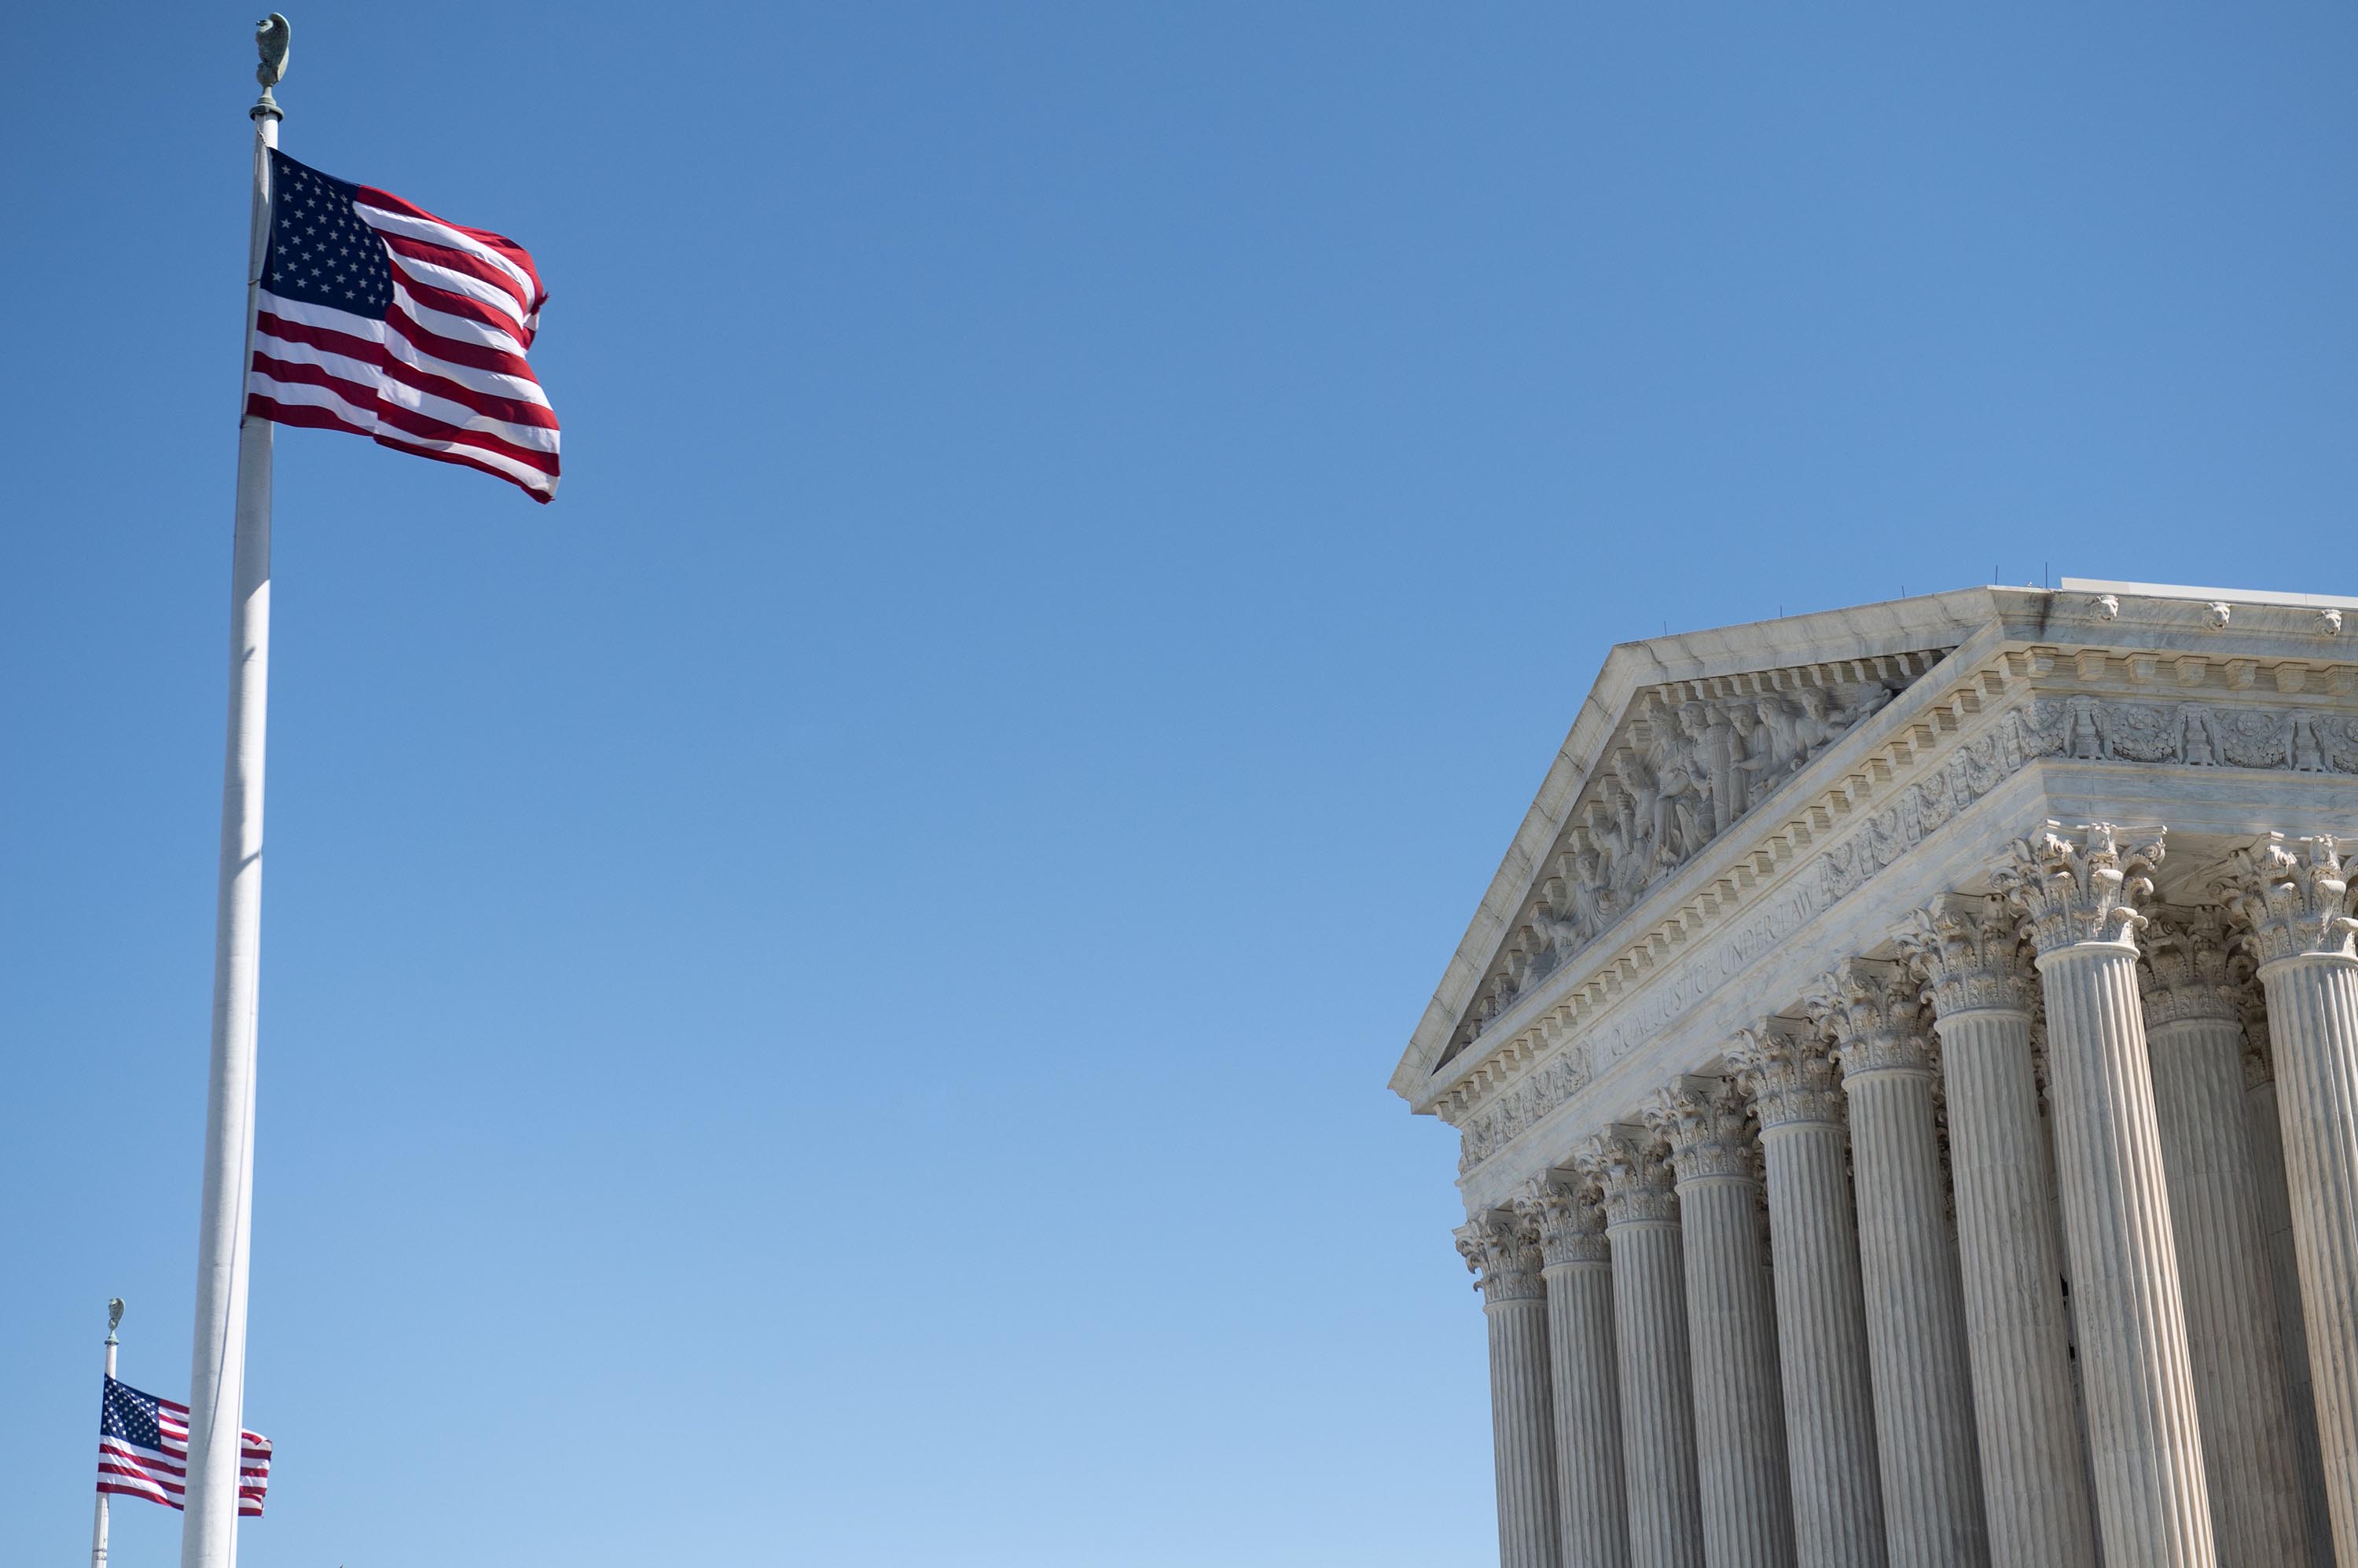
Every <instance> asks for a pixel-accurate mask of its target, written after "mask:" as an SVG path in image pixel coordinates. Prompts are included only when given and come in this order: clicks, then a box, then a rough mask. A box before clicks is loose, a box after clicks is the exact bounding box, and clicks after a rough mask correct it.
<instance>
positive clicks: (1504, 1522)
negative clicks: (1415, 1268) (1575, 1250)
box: [1457, 1212, 1562, 1568]
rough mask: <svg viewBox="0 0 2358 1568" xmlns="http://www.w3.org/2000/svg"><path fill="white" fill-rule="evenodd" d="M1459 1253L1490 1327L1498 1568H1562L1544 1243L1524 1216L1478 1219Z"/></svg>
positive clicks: (1463, 1236)
mask: <svg viewBox="0 0 2358 1568" xmlns="http://www.w3.org/2000/svg"><path fill="white" fill-rule="evenodd" d="M1457 1250H1458V1252H1459V1253H1460V1254H1461V1255H1462V1256H1463V1257H1464V1258H1465V1260H1466V1268H1468V1269H1470V1270H1472V1271H1474V1272H1475V1273H1476V1276H1477V1279H1476V1289H1477V1290H1479V1291H1480V1292H1482V1315H1483V1316H1484V1318H1485V1319H1487V1323H1488V1327H1489V1337H1490V1445H1491V1455H1492V1459H1493V1461H1494V1463H1495V1465H1496V1467H1497V1472H1498V1564H1499V1568H1562V1563H1561V1561H1560V1559H1559V1557H1558V1555H1557V1552H1558V1540H1557V1527H1556V1511H1555V1417H1554V1414H1553V1412H1552V1410H1551V1409H1550V1404H1551V1400H1552V1395H1551V1390H1550V1387H1549V1382H1550V1374H1549V1370H1548V1338H1547V1330H1548V1325H1547V1288H1546V1285H1545V1283H1544V1282H1543V1281H1541V1274H1540V1269H1541V1265H1540V1248H1539V1237H1538V1234H1537V1233H1536V1231H1534V1230H1533V1228H1532V1227H1531V1224H1530V1222H1529V1221H1528V1220H1526V1219H1525V1218H1524V1217H1521V1216H1520V1215H1517V1214H1513V1213H1511V1212H1502V1213H1495V1214H1486V1215H1480V1216H1477V1217H1475V1218H1474V1219H1473V1220H1472V1221H1471V1222H1469V1223H1468V1224H1466V1226H1464V1227H1461V1228H1460V1229H1459V1230H1458V1231H1457Z"/></svg>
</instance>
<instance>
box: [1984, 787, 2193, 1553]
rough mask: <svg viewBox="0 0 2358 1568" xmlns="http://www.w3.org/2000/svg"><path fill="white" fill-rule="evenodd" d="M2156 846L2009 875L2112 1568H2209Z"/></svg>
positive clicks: (2059, 851) (2048, 843) (2105, 834)
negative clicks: (2151, 914) (2146, 939)
mask: <svg viewBox="0 0 2358 1568" xmlns="http://www.w3.org/2000/svg"><path fill="white" fill-rule="evenodd" d="M2161 853H2162V850H2161V845H2160V842H2159V840H2158V837H2157V838H2156V839H2155V840H2154V841H2153V842H2150V843H2146V844H2140V845H2136V846H2134V847H2132V848H2130V849H2126V850H2124V849H2123V848H2122V846H2121V843H2120V835H2119V831H2118V830H2117V829H2115V828H2114V827H2110V826H2109V825H2105V824H2101V823H2099V824H2094V825H2092V826H2090V827H2085V828H2082V829H2080V830H2079V831H2078V834H2077V836H2073V837H2067V836H2065V835H2064V834H2063V833H2062V832H2061V830H2060V828H2059V827H2058V825H2056V824H2054V823H2050V824H2048V826H2047V830H2046V831H2045V832H2043V833H2041V834H2040V835H2039V836H2038V837H2037V838H2032V839H2030V840H2028V842H2024V843H2020V844H2017V845H2016V846H2014V848H2013V850H2012V859H2011V863H2010V864H2009V865H2007V866H2006V867H2005V868H2004V869H2002V870H2001V871H2000V872H1999V879H2000V882H2001V885H2002V886H2003V887H2005V888H2006V890H2007V891H2008V892H2010V893H2011V894H2012V895H2013V897H2014V899H2015V900H2016V902H2017V903H2019V904H2020V905H2021V906H2022V908H2023V909H2024V911H2025V912H2026V913H2027V914H2028V916H2029V927H2028V929H2029V933H2030V937H2031V941H2032V943H2033V945H2034V946H2036V947H2037V948H2038V950H2039V960H2038V961H2039V980H2040V984H2041V987H2042V989H2044V991H2045V993H2046V998H2047V1076H2048V1098H2049V1101H2050V1106H2051V1108H2052V1109H2053V1112H2054V1117H2053V1121H2054V1130H2055V1183H2056V1187H2057V1189H2058V1191H2059V1192H2060V1194H2061V1198H2062V1205H2063V1239H2064V1248H2065V1250H2066V1252H2067V1253H2068V1254H2069V1255H2070V1258H2071V1303H2072V1311H2073V1314H2074V1316H2075V1318H2076V1320H2077V1322H2078V1325H2079V1330H2080V1365H2081V1368H2082V1374H2083V1377H2082V1384H2083V1388H2084V1390H2085V1394H2086V1399H2087V1408H2088V1446H2089V1450H2090V1453H2089V1458H2090V1461H2091V1469H2092V1471H2093V1478H2094V1481H2095V1488H2096V1515H2097V1530H2098V1533H2099V1535H2100V1536H2101V1537H2102V1539H2103V1546H2104V1562H2105V1563H2107V1564H2108V1565H2110V1568H2213V1564H2215V1563H2216V1562H2217V1560H2218V1556H2217V1551H2216V1548H2215V1546H2214V1545H2213V1541H2212V1528H2211V1497H2210V1488H2209V1487H2208V1486H2207V1485H2206V1484H2205V1482H2204V1479H2203V1474H2202V1441H2201V1423H2200V1421H2199V1419H2198V1418H2197V1415H2196V1407H2195V1400H2194V1375H2193V1371H2192V1368H2191V1366H2190V1362H2189V1359H2188V1356H2187V1348H2186V1314H2185V1308H2184V1305H2183V1300H2182V1297H2181V1296H2180V1290H2179V1278H2178V1257H2177V1249H2176V1245H2175V1242H2174V1239H2173V1238H2172V1236H2171V1233H2170V1218H2169V1184H2168V1181H2167V1179H2166V1178H2165V1176H2164V1174H2163V1172H2162V1162H2161V1134H2160V1130H2159V1128H2158V1124H2157V1122H2156V1120H2155V1116H2154V1105H2153V1074H2152V1069H2151V1066H2150V1065H2149V1062H2148V1059H2147V1050H2146V1038H2145V1019H2144V1015H2143V1013H2142V1011H2140V1009H2139V1006H2138V1000H2137V984H2136V957H2137V954H2136V944H2135V943H2134V942H2132V941H2131V940H2130V939H2129V934H2130V933H2132V932H2134V931H2135V930H2136V928H2137V927H2138V926H2139V925H2142V924H2143V923H2144V917H2143V916H2142V915H2140V914H2137V913H2136V909H2135V908H2134V903H2135V901H2136V899H2137V898H2139V897H2141V896H2144V895H2146V894H2148V893H2150V892H2151V891H2152V886H2153V883H2152V880H2151V877H2150V875H2149V874H2148V873H2149V872H2150V871H2152V869H2153V868H2154V866H2156V865H2157V864H2158V863H2159V861H2160V860H2161Z"/></svg>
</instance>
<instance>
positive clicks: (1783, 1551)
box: [1648, 1086, 1793, 1568]
mask: <svg viewBox="0 0 2358 1568" xmlns="http://www.w3.org/2000/svg"><path fill="white" fill-rule="evenodd" d="M1648 1119H1649V1120H1650V1122H1651V1123H1652V1124H1653V1125H1654V1126H1655V1128H1656V1129H1657V1130H1659V1131H1660V1133H1661V1135H1662V1136H1663V1137H1664V1138H1665V1139H1666V1140H1667V1141H1668V1142H1669V1144H1670V1148H1671V1167H1672V1169H1673V1170H1674V1171H1675V1172H1676V1173H1677V1176H1678V1198H1679V1228H1680V1245H1681V1249H1682V1251H1683V1252H1684V1253H1685V1260H1686V1293H1687V1352H1688V1357H1689V1360H1690V1364H1691V1366H1692V1368H1693V1384H1694V1396H1695V1467H1696V1477H1697V1486H1698V1490H1699V1493H1700V1496H1701V1498H1702V1501H1703V1541H1704V1560H1705V1561H1706V1562H1708V1563H1710V1564H1711V1565H1712V1568H1792V1563H1793V1513H1792V1507H1793V1505H1792V1498H1791V1495H1790V1491H1789V1489H1788V1487H1787V1483H1786V1479H1785V1402H1784V1396H1783V1394H1782V1393H1780V1392H1779V1389H1778V1386H1777V1384H1778V1377H1777V1319H1776V1309H1775V1306H1774V1304H1773V1303H1771V1301H1770V1298H1769V1285H1768V1275H1767V1272H1766V1267H1765V1266H1766V1263H1767V1260H1766V1259H1765V1258H1764V1257H1763V1256H1762V1255H1761V1245H1760V1222H1759V1206H1760V1187H1759V1184H1758V1182H1756V1181H1755V1180H1754V1179H1753V1176H1752V1152H1751V1148H1750V1145H1749V1141H1748V1140H1747V1137H1746V1136H1745V1130H1744V1112H1743V1108H1742V1106H1741V1103H1740V1102H1739V1101H1737V1100H1736V1098H1735V1097H1734V1096H1733V1095H1732V1094H1731V1093H1730V1092H1729V1091H1728V1089H1727V1087H1725V1086H1712V1087H1707V1088H1687V1087H1673V1088H1671V1089H1670V1090H1668V1091H1666V1092H1665V1093H1664V1094H1663V1095H1662V1096H1660V1097H1659V1098H1657V1100H1656V1101H1655V1102H1654V1104H1653V1106H1652V1107H1651V1108H1650V1110H1649V1113H1648Z"/></svg>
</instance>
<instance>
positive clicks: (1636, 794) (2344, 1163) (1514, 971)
mask: <svg viewBox="0 0 2358 1568" xmlns="http://www.w3.org/2000/svg"><path fill="white" fill-rule="evenodd" d="M2353 614H2358V599H2351V600H2342V599H2333V598H2329V597H2324V596H2318V595H2304V594H2297V593H2255V592H2243V591H2228V590H2219V589H2194V588H2176V587H2168V586H2159V585H2147V584H2135V583H2100V582H2083V581H2076V580H2072V579H2065V582H2064V584H2063V586H2062V588H2061V589H2059V590H2053V591H2048V590H2041V589H2003V588H1993V589H1967V590H1961V591H1957V592H1952V593H1943V594H1936V595H1931V596H1926V597H1922V598H1916V599H1906V600H1895V601H1892V602H1888V603H1884V604H1877V605H1870V606H1866V607H1862V608H1858V609H1854V610H1844V611H1827V612H1824V613H1821V614H1812V615H1801V616H1793V617H1788V618H1785V619H1781V620H1778V621H1773V622H1760V623H1756V624H1753V625H1748V626H1740V627H1732V628H1726V629H1724V630H1719V631H1714V632H1706V633H1692V634H1684V635H1679V636H1666V637H1663V638H1660V639H1650V640H1648V641H1646V642H1643V643H1628V644H1624V645H1623V646H1621V647H1618V648H1617V649H1615V650H1614V651H1613V653H1612V654H1611V656H1610V657H1609V658H1608V659H1607V661H1606V666H1605V669H1604V671H1603V672H1602V674H1601V675H1600V676H1598V678H1597V681H1596V683H1595V687H1594V689H1593V690H1592V691H1591V693H1590V694H1589V697H1588V699H1587V700H1586V701H1585V703H1584V704H1583V705H1582V707H1581V708H1580V711H1579V715H1578V719H1577V721H1576V722H1575V723H1574V726H1573V728H1572V731H1571V734H1570V736H1569V737H1568V738H1567V740H1566V741H1565V742H1564V744H1563V748H1562V750H1561V752H1559V754H1558V755H1557V757H1556V758H1555V760H1554V762H1553V765H1552V767H1551V769H1550V771H1549V773H1548V777H1547V781H1546V784H1545V785H1544V786H1543V787H1542V789H1541V793H1540V795H1539V798H1538V799H1537V801H1536V802H1535V803H1534V804H1533V806H1532V807H1531V813H1530V816H1528V818H1527V819H1526V820H1525V822H1524V824H1523V826H1522V828H1521V830H1520V833H1519V834H1518V835H1517V837H1516V838H1515V841H1514V845H1513V847H1512V849H1510V850H1509V853H1508V856H1507V858H1506V860H1505V863H1504V864H1502V865H1501V866H1500V868H1499V870H1498V875H1497V877H1496V879H1495V880H1494V881H1493V882H1492V884H1491V886H1490V889H1489V891H1488V892H1487V895H1486V896H1485V898H1484V899H1483V901H1482V904H1481V907H1480V909H1479V910H1478V911H1477V913H1476V916H1475V919H1474V923H1473V925H1472V928H1471V929H1470V930H1469V931H1468V932H1467V934H1466V938H1465V940H1464V942H1462V943H1461V944H1460V946H1459V947H1458V949H1457V952H1456V954H1455V957H1453V958H1452V959H1451V961H1450V965H1449V968H1448V970H1447V972H1446V974H1445V975H1444V979H1443V982H1442V984H1441V986H1440V988H1439V989H1438V991H1437V993H1436V994H1435V996H1434V998H1433V1003H1432V1005H1431V1006H1430V1007H1429V1008H1428V1010H1427V1011H1426V1012H1425V1015H1424V1017H1423V1019H1422V1022H1421V1023H1420V1024H1419V1026H1418V1028H1417V1030H1416V1033H1415V1034H1414V1036H1413V1037H1412V1040H1411V1042H1410V1044H1409V1048H1408V1051H1407V1054H1406V1055H1405V1056H1404V1057H1403V1058H1402V1060H1401V1065H1400V1066H1399V1069H1398V1070H1397V1072H1396V1073H1395V1075H1394V1076H1393V1078H1392V1083H1391V1087H1392V1088H1393V1089H1394V1090H1395V1092H1397V1093H1398V1094H1400V1095H1401V1098H1404V1099H1406V1100H1407V1101H1408V1102H1409V1104H1410V1105H1411V1107H1412V1108H1413V1109H1414V1110H1416V1111H1418V1112H1420V1113H1424V1114H1431V1115H1434V1116H1438V1117H1439V1118H1441V1119H1443V1120H1444V1121H1446V1122H1447V1123H1449V1124H1450V1125H1451V1126H1452V1127H1454V1128H1455V1129H1456V1130H1457V1131H1458V1133H1459V1136H1460V1139H1461V1147H1462V1155H1461V1159H1460V1163H1459V1175H1458V1186H1459V1189H1460V1191H1461V1194H1462V1195H1463V1198H1464V1202H1465V1207H1466V1224H1465V1226H1464V1227H1463V1228H1461V1229H1460V1230H1459V1231H1458V1232H1457V1235H1456V1242H1457V1247H1458V1249H1459V1251H1460V1252H1461V1253H1462V1254H1463V1255H1464V1257H1465V1259H1466V1263H1467V1265H1468V1267H1469V1268H1471V1269H1472V1270H1473V1271H1475V1274H1476V1288H1477V1289H1478V1291H1479V1292H1480V1298H1481V1302H1482V1307H1483V1312H1484V1314H1485V1316H1486V1319H1487V1334H1488V1346H1489V1372H1490V1400H1491V1414H1492V1435H1493V1446H1494V1454H1495V1459H1496V1465H1497V1481H1498V1544H1499V1560H1500V1562H1501V1563H1502V1564H1505V1565H1508V1568H1821V1565H1833V1568H1868V1565H1875V1568H1884V1565H1888V1568H1935V1565H1938V1568H2095V1565H2097V1564H2103V1565H2104V1568H2214V1565H2218V1568H2287V1565H2297V1568H2298V1565H2309V1564H2315V1565H2328V1564H2340V1565H2341V1568H2358V950H2354V949H2353V931H2354V930H2358V921H2353V919H2352V918H2351V909H2350V905H2351V901H2350V890H2349V886H2348V883H2349V881H2350V875H2351V872H2350V871H2349V869H2348V865H2349V862H2351V861H2352V860H2358V624H2353V625H2351V626H2349V627H2348V628H2347V630H2346V632H2345V626H2344V618H2345V616H2347V615H2353Z"/></svg>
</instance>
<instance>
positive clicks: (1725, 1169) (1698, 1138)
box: [1638, 1078, 1753, 1182]
mask: <svg viewBox="0 0 2358 1568" xmlns="http://www.w3.org/2000/svg"><path fill="white" fill-rule="evenodd" d="M1638 1114H1639V1118H1640V1119H1642V1120H1643V1121H1644V1122H1645V1124H1646V1125H1647V1126H1648V1127H1650V1128H1652V1129H1653V1130H1654V1133H1655V1136H1657V1137H1659V1138H1660V1139H1661V1141H1663V1142H1664V1143H1666V1144H1668V1145H1669V1146H1670V1151H1671V1170H1673V1171H1674V1172H1676V1173H1677V1174H1678V1179H1679V1180H1680V1181H1682V1182H1700V1181H1707V1180H1710V1179H1712V1178H1714V1177H1724V1178H1727V1179H1730V1180H1735V1181H1743V1182H1748V1181H1751V1180H1753V1169H1752V1140H1751V1138H1750V1136H1749V1135H1748V1133H1747V1129H1746V1127H1745V1121H1746V1117H1745V1112H1744V1098H1743V1097H1742V1096H1741V1095H1739V1094H1737V1093H1736V1086H1735V1085H1733V1084H1730V1083H1726V1082H1724V1081H1720V1080H1715V1079H1710V1078H1681V1079H1678V1080H1676V1081H1674V1082H1672V1083H1671V1084H1670V1085H1669V1086H1668V1087H1665V1088H1662V1089H1660V1091H1658V1092H1657V1093H1656V1094H1655V1095H1654V1097H1653V1098H1651V1099H1650V1100H1648V1101H1647V1102H1646V1103H1645V1106H1644V1107H1643V1108H1641V1109H1640V1110H1639V1113H1638Z"/></svg>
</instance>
